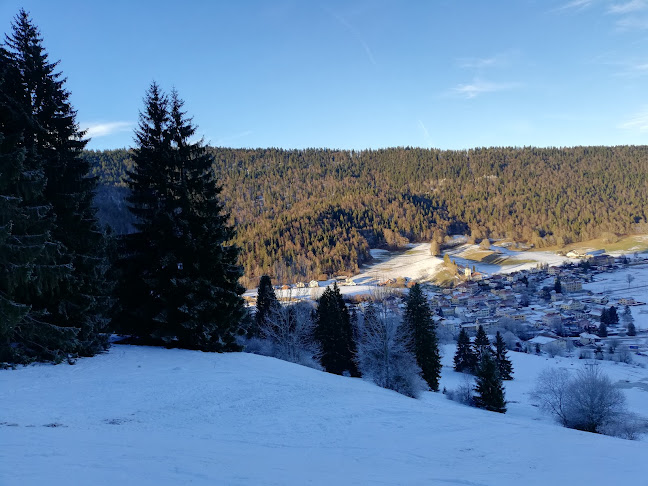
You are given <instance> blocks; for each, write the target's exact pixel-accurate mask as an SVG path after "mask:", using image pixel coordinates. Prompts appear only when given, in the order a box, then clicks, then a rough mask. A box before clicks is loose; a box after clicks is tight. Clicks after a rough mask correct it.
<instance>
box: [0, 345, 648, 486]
mask: <svg viewBox="0 0 648 486" xmlns="http://www.w3.org/2000/svg"><path fill="white" fill-rule="evenodd" d="M525 359H526V358H525ZM450 373H452V372H450ZM512 412H513V410H512ZM0 422H5V424H3V425H2V426H0V443H1V444H2V447H1V448H0V485H3V486H5V485H6V486H13V485H16V486H18V485H20V486H28V485H44V484H48V485H115V484H118V485H121V486H124V485H131V484H133V485H135V484H137V485H149V484H150V485H171V484H173V485H175V484H194V485H214V484H234V485H237V484H277V485H279V484H294V485H303V484H336V485H337V484H428V485H429V484H440V485H447V484H463V485H498V486H499V485H514V484H515V485H519V484H525V485H546V484H553V485H560V484H570V485H575V484H587V485H589V486H592V485H599V484H600V485H606V486H608V485H609V484H645V481H646V478H647V477H648V466H647V465H646V461H645V460H644V457H645V452H646V443H645V442H631V441H624V440H620V439H614V438H610V437H604V436H598V435H593V434H587V433H583V432H577V431H571V430H566V429H563V428H560V427H558V426H556V425H554V424H552V423H550V422H549V421H538V420H534V419H533V418H532V417H526V416H524V414H518V415H516V414H515V413H513V414H512V415H511V416H507V415H499V414H494V413H489V412H484V411H481V410H476V409H471V408H467V407H464V406H462V405H459V404H456V403H453V402H450V401H448V400H446V399H445V397H443V396H442V395H441V394H432V393H428V394H426V395H425V397H424V398H423V399H422V400H413V399H410V398H406V397H404V396H401V395H398V394H396V393H393V392H390V391H387V390H383V389H380V388H377V387H375V386H373V385H371V384H369V383H366V382H363V381H362V380H359V379H352V378H343V377H338V376H334V375H329V374H326V373H322V372H318V371H315V370H311V369H308V368H304V367H300V366H297V365H293V364H289V363H285V362H282V361H278V360H274V359H271V358H266V357H260V356H255V355H249V354H243V353H237V354H224V355H223V354H221V355H219V354H208V353H200V352H193V351H183V350H166V349H158V348H143V347H130V346H114V347H113V348H112V349H111V350H110V352H109V353H107V354H104V355H101V356H98V357H95V358H91V359H83V360H80V361H79V362H78V363H77V364H76V365H75V366H68V365H59V366H49V365H37V366H30V367H27V368H21V369H19V370H16V371H10V370H8V371H0ZM48 424H49V425H52V424H57V426H50V427H48V426H46V425H48Z"/></svg>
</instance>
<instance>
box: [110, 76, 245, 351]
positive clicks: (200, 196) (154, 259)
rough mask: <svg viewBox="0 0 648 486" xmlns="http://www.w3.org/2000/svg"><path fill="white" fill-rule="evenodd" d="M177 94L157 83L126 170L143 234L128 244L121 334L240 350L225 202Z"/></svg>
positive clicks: (239, 309) (236, 271) (239, 310)
mask: <svg viewBox="0 0 648 486" xmlns="http://www.w3.org/2000/svg"><path fill="white" fill-rule="evenodd" d="M195 133H196V127H195V126H194V125H193V123H192V120H191V119H190V118H187V117H186V113H185V112H184V111H183V102H182V100H181V99H180V98H179V97H178V95H177V93H176V92H175V91H174V92H172V93H171V97H170V98H169V97H167V96H166V95H165V94H164V93H163V92H162V91H161V90H160V88H159V87H158V86H157V84H155V83H153V84H152V85H151V87H150V89H149V91H148V92H147V95H146V98H145V109H144V112H142V113H141V114H140V123H139V128H138V130H137V131H136V139H137V147H136V148H135V149H134V153H133V161H134V169H133V171H131V172H129V174H128V175H129V185H130V188H131V191H132V193H131V196H130V197H129V199H128V201H129V203H130V207H129V209H130V210H131V211H132V213H133V214H134V216H135V217H136V218H137V221H138V222H137V224H136V228H137V232H135V233H133V234H130V235H126V236H125V237H124V240H123V258H122V259H121V261H120V268H121V270H122V283H121V285H120V291H119V295H118V296H119V299H120V307H121V311H120V313H119V314H118V319H119V320H121V326H122V331H123V332H127V333H130V334H133V335H135V336H138V337H140V338H143V339H144V340H148V341H157V342H163V343H165V344H167V345H169V346H180V347H186V348H190V349H202V350H206V351H231V350H236V349H238V346H237V345H236V344H235V333H236V331H237V327H238V325H239V322H240V320H241V318H242V316H243V314H244V310H243V300H242V298H241V294H242V293H243V290H244V289H243V288H242V287H241V286H240V285H239V283H238V279H239V278H240V276H241V275H242V272H241V267H240V266H239V265H238V264H237V258H238V252H239V250H238V248H237V247H236V246H234V245H232V244H230V241H231V239H232V238H233V236H234V229H233V228H232V227H231V226H229V224H228V220H229V214H228V213H227V212H226V211H225V210H224V206H223V205H222V203H221V202H220V200H219V195H220V192H221V188H220V187H219V186H218V184H217V182H216V180H215V176H214V172H213V169H212V162H213V157H212V156H211V155H209V154H208V153H207V151H206V150H205V147H204V146H203V144H202V141H200V142H194V143H192V142H190V140H191V139H192V138H193V136H194V135H195Z"/></svg>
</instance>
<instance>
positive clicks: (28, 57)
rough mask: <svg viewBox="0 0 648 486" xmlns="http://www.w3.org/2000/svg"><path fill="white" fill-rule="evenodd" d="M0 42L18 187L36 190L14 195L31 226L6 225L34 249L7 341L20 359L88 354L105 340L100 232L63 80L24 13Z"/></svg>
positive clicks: (103, 256)
mask: <svg viewBox="0 0 648 486" xmlns="http://www.w3.org/2000/svg"><path fill="white" fill-rule="evenodd" d="M5 42H6V46H7V48H6V50H3V51H4V53H3V64H8V65H10V66H12V67H11V68H10V69H12V70H13V74H14V75H15V76H16V77H15V78H14V82H13V84H12V86H10V87H9V86H8V87H9V92H8V93H7V92H5V95H8V96H7V97H5V100H4V101H5V102H8V100H9V98H11V99H12V101H11V102H8V104H9V105H12V107H11V108H10V109H9V111H8V112H6V114H7V115H9V116H14V117H15V115H16V114H18V117H17V118H14V120H15V121H17V122H19V123H20V124H19V125H16V128H17V129H18V130H19V132H20V134H21V135H20V136H21V142H20V145H21V149H22V156H21V157H23V159H22V165H23V174H28V176H27V177H23V179H24V180H23V181H22V182H19V184H21V183H25V182H26V183H28V184H30V185H31V189H35V188H37V187H38V188H39V189H38V190H30V191H29V195H25V194H23V193H20V194H18V197H20V198H22V200H23V203H26V204H28V205H29V204H34V205H35V206H36V208H37V209H36V212H35V213H34V212H33V211H32V212H29V211H28V214H25V215H24V216H25V218H26V221H25V223H26V225H27V226H32V225H33V226H32V228H31V229H27V228H23V229H21V228H19V226H21V225H19V226H16V227H14V229H12V233H13V234H14V235H19V234H20V233H21V232H23V235H22V236H23V237H26V235H27V234H30V235H31V239H32V246H33V248H34V249H35V251H34V252H33V257H34V259H33V260H32V263H31V266H30V268H29V270H28V275H29V276H28V278H26V279H24V280H23V282H22V284H21V285H20V287H19V288H18V287H17V288H16V290H18V291H19V292H20V293H22V294H23V295H22V296H21V297H20V298H19V300H20V301H21V302H22V304H24V305H27V306H29V308H30V311H29V312H28V313H27V314H26V315H25V316H24V322H23V323H22V324H21V325H20V326H19V330H20V336H15V337H14V338H13V339H14V343H15V344H16V346H17V348H18V349H20V350H21V353H22V355H23V357H24V358H28V357H29V358H35V359H51V360H60V359H62V358H63V357H64V356H65V355H66V354H68V353H73V354H77V353H78V354H82V355H92V354H94V353H96V352H97V351H100V350H101V349H103V348H104V346H105V343H106V335H105V333H104V331H105V326H106V323H107V320H106V317H105V312H106V309H107V293H108V289H107V287H106V283H105V273H106V270H107V261H106V254H105V245H104V235H103V233H102V232H101V231H100V230H99V226H98V223H97V220H96V217H95V211H94V209H93V206H92V200H93V197H94V188H95V179H93V178H91V177H89V171H90V166H89V164H88V162H87V161H86V160H85V159H84V158H82V157H81V152H82V150H83V148H84V147H85V144H86V141H85V140H83V132H82V131H81V130H80V129H79V127H78V125H77V123H76V121H75V118H76V112H75V111H74V109H73V108H72V107H71V105H70V103H69V92H68V91H66V90H65V88H64V81H65V80H64V79H61V74H60V73H57V72H55V69H56V66H57V64H58V63H56V62H55V63H51V62H49V60H48V55H47V53H46V52H45V49H44V48H43V45H42V38H41V36H40V33H39V31H38V29H37V28H36V27H35V26H34V24H33V23H32V21H31V20H30V19H29V16H28V15H27V13H26V12H25V11H24V10H21V11H20V12H19V14H18V15H17V16H16V18H15V21H14V23H13V25H12V34H11V35H10V36H7V37H6V39H5ZM17 87H18V89H16V88H17ZM10 113H11V114H12V115H10ZM27 179H28V180H30V181H31V182H28V181H27ZM14 182H16V181H15V180H14ZM23 196H25V197H23ZM28 201H30V202H28ZM13 223H15V222H13ZM36 228H38V229H36ZM21 268H23V269H27V267H21ZM16 329H18V328H16Z"/></svg>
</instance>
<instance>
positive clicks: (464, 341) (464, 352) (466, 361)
mask: <svg viewBox="0 0 648 486" xmlns="http://www.w3.org/2000/svg"><path fill="white" fill-rule="evenodd" d="M475 365H476V359H475V353H474V352H473V349H472V346H471V344H470V337H468V333H467V332H466V330H465V329H461V331H459V338H458V339H457V352H456V353H455V356H454V369H455V371H468V372H470V373H472V372H473V371H474V370H475Z"/></svg>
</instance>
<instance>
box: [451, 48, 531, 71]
mask: <svg viewBox="0 0 648 486" xmlns="http://www.w3.org/2000/svg"><path fill="white" fill-rule="evenodd" d="M518 54H519V52H518V51H517V50H509V51H506V52H502V53H500V54H496V55H494V56H490V57H461V58H459V59H457V65H458V66H459V67H460V68H464V69H486V68H493V67H502V66H507V65H509V64H511V60H512V59H511V58H512V57H514V56H517V55H518Z"/></svg>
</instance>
